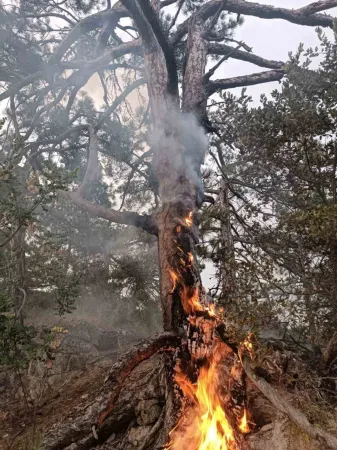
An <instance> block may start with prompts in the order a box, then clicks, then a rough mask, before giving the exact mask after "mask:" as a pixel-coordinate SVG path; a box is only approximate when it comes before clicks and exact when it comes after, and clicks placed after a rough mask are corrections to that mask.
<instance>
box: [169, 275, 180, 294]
mask: <svg viewBox="0 0 337 450" xmlns="http://www.w3.org/2000/svg"><path fill="white" fill-rule="evenodd" d="M169 272H170V275H171V278H172V283H173V286H172V290H171V294H172V293H173V292H174V290H175V288H176V287H177V281H178V279H179V277H178V275H177V274H176V273H175V272H174V271H173V270H169Z"/></svg>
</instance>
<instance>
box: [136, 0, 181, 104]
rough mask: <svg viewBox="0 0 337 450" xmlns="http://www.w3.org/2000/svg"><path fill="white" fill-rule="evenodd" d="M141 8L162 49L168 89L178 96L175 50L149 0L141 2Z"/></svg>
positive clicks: (140, 0) (141, 0)
mask: <svg viewBox="0 0 337 450" xmlns="http://www.w3.org/2000/svg"><path fill="white" fill-rule="evenodd" d="M139 4H140V7H141V9H142V11H143V13H144V15H145V17H146V19H147V20H148V22H149V24H150V25H151V27H152V30H153V33H154V35H155V36H156V39H157V41H158V44H159V45H160V48H161V49H162V51H163V53H164V57H165V62H166V69H167V88H168V92H169V93H170V94H171V95H173V96H177V95H178V70H177V64H176V59H175V55H174V51H173V48H172V47H171V45H170V43H169V42H168V40H167V38H166V36H165V33H164V30H163V27H162V24H161V22H160V20H159V17H158V15H157V14H156V12H155V11H154V9H153V8H152V6H151V4H150V2H149V0H139Z"/></svg>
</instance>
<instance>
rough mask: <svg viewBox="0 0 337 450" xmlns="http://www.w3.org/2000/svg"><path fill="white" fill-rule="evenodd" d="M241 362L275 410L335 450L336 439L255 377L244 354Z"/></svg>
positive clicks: (263, 381) (264, 382) (262, 380)
mask: <svg viewBox="0 0 337 450" xmlns="http://www.w3.org/2000/svg"><path fill="white" fill-rule="evenodd" d="M241 362H242V365H243V368H244V369H245V372H246V374H247V376H248V378H249V379H250V380H251V381H252V382H253V383H254V384H255V386H256V387H257V388H258V389H259V390H260V391H261V392H262V393H263V394H264V395H265V396H266V397H267V399H268V400H269V401H270V402H271V403H272V404H273V405H274V407H275V408H276V409H278V410H279V411H282V412H283V413H284V414H286V415H287V416H288V417H289V419H290V420H291V421H292V422H293V423H295V424H296V425H297V426H298V427H299V428H300V429H301V430H303V431H304V432H305V433H306V434H307V435H308V436H310V437H312V438H313V439H315V440H316V441H318V442H320V443H321V444H322V446H323V448H325V449H331V450H336V449H337V438H336V437H335V436H333V435H332V434H330V433H327V432H326V431H323V430H321V429H320V428H316V427H315V426H314V425H313V424H311V423H310V422H309V420H308V419H307V417H306V416H305V415H304V414H303V413H302V412H301V411H299V410H298V409H296V408H295V407H294V406H292V405H291V404H290V403H288V402H287V401H286V400H285V399H284V398H283V397H282V396H281V395H280V394H279V393H278V392H277V391H276V390H275V389H274V388H273V387H272V386H271V385H270V384H269V383H268V382H267V381H266V380H264V379H263V378H261V377H259V376H258V375H256V373H255V372H254V370H253V369H252V366H251V360H250V357H249V356H248V355H247V354H246V353H245V354H244V355H242V357H241Z"/></svg>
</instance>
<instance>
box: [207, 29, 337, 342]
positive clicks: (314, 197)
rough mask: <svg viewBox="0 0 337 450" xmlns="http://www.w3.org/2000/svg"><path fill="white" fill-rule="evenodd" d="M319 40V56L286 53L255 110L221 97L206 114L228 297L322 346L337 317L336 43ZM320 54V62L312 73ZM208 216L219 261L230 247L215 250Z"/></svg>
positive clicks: (216, 235) (246, 102)
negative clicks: (230, 256) (220, 202)
mask: <svg viewBox="0 0 337 450" xmlns="http://www.w3.org/2000/svg"><path fill="white" fill-rule="evenodd" d="M319 37H320V41H321V47H320V49H318V48H317V49H309V50H307V51H305V50H304V47H303V46H300V48H299V50H298V52H297V53H296V54H294V55H291V57H290V61H289V63H288V64H287V76H286V78H285V79H284V81H283V83H282V89H281V90H279V91H274V92H273V93H272V96H271V98H270V99H268V98H267V97H266V96H262V97H261V105H260V106H259V107H252V106H251V103H250V102H251V99H250V98H249V97H248V96H247V95H246V94H245V92H244V91H243V93H242V95H241V97H239V98H235V97H234V96H232V95H230V94H225V95H223V96H222V100H221V101H220V102H217V104H216V109H214V107H213V110H214V113H212V120H213V123H214V124H216V125H217V126H218V127H219V130H220V135H221V137H219V138H215V139H214V140H213V143H212V147H211V153H210V158H211V159H212V160H213V161H215V163H216V176H215V175H213V177H210V178H209V179H208V183H209V185H210V188H209V190H210V191H212V189H213V190H217V191H220V190H221V189H224V188H223V186H225V187H226V193H227V196H229V200H228V202H227V209H226V211H227V213H228V214H229V216H230V231H229V232H230V235H231V239H232V242H233V244H232V248H233V252H235V258H234V259H235V261H234V267H233V273H234V274H235V273H236V282H237V284H236V290H235V295H236V296H239V297H240V298H241V299H242V300H241V301H242V302H243V303H242V305H244V304H247V299H250V302H254V298H255V301H257V299H258V298H259V299H260V300H262V303H260V305H263V307H264V312H265V308H267V305H269V307H270V313H272V311H274V314H272V315H271V318H275V317H278V318H279V319H282V320H283V321H285V322H289V324H291V325H292V326H295V327H299V328H300V329H302V331H305V333H307V334H308V335H309V336H310V338H311V339H312V340H313V341H315V342H316V343H320V344H321V345H324V344H327V342H329V339H331V337H332V336H334V331H335V329H336V317H337V316H336V288H337V284H336V283H337V272H336V268H337V259H336V250H337V248H336V242H335V241H336V233H337V229H336V176H337V172H336V161H337V152H336V142H335V141H336V130H337V123H336V112H335V109H336V106H335V105H336V100H337V98H336V81H337V79H336V64H337V53H336V44H335V42H330V41H329V40H328V39H327V38H326V36H325V35H324V34H323V33H322V32H321V31H319ZM318 55H322V57H323V60H322V61H321V62H320V63H319V67H318V68H317V69H314V68H313V64H314V62H315V59H316V58H317V56H318ZM210 216H211V217H213V218H211V217H209V214H208V215H207V214H206V216H205V219H204V220H205V221H206V222H205V229H206V232H207V229H208V228H209V229H211V230H212V233H213V234H212V236H213V239H214V240H215V243H216V245H217V247H216V251H215V253H214V257H219V259H220V261H224V260H225V259H223V258H222V253H221V251H222V250H221V248H224V249H225V250H226V251H228V248H229V247H228V246H226V245H224V244H223V243H222V236H223V234H222V231H221V226H219V225H218V224H220V223H221V221H220V222H219V208H218V209H214V210H212V211H211V212H210ZM220 218H221V217H220ZM210 221H211V224H212V223H213V226H210V225H211V224H210ZM214 221H216V222H214ZM215 261H217V260H215ZM242 269H244V270H242ZM219 270H220V272H221V267H220V268H219ZM223 270H225V269H223ZM244 272H245V274H244ZM223 276H224V277H225V278H226V273H225V272H224V274H223ZM247 277H248V279H249V282H248V283H247ZM254 278H255V281H254ZM245 286H246V288H248V291H247V290H245V289H244V287H245ZM242 289H243V290H242ZM240 290H241V291H240ZM220 296H221V295H220ZM250 304H251V305H253V303H250ZM248 305H249V303H248ZM261 317H262V316H261ZM264 318H265V319H266V316H265V315H264ZM303 318H304V319H303Z"/></svg>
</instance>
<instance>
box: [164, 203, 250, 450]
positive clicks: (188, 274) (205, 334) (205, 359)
mask: <svg viewBox="0 0 337 450" xmlns="http://www.w3.org/2000/svg"><path fill="white" fill-rule="evenodd" d="M183 222H184V223H185V227H187V228H190V227H191V226H192V225H193V214H192V212H190V213H188V215H187V217H185V219H184V220H183ZM175 232H176V239H175V240H174V242H175V244H176V248H177V256H178V258H177V260H176V261H177V262H176V261H175V267H174V268H173V267H172V268H171V269H170V275H171V278H172V284H173V286H172V293H173V294H175V295H178V296H179V299H180V302H181V305H182V307H183V310H184V313H185V314H186V324H185V331H186V347H187V349H188V351H189V355H188V357H189V358H190V361H189V362H188V361H183V360H182V359H183V358H179V359H177V362H176V368H175V382H176V383H177V384H178V386H179V387H180V389H181V392H182V394H183V413H182V414H181V418H180V420H179V421H178V424H177V425H176V427H175V428H174V429H173V430H172V431H171V433H170V439H171V440H170V443H169V444H168V445H167V447H166V449H167V450H182V449H184V450H185V449H186V450H242V449H243V448H244V447H246V446H245V444H243V441H242V435H243V434H246V433H249V431H250V427H249V423H248V418H247V409H246V394H245V388H246V386H245V381H244V372H243V369H242V365H241V362H240V360H239V359H238V358H237V357H236V360H234V364H233V366H232V371H231V375H230V380H229V381H228V383H227V386H226V385H224V377H223V367H222V362H223V361H224V360H225V359H229V358H228V356H229V354H232V353H233V352H232V350H231V349H230V348H229V347H228V346H227V345H226V344H224V343H223V342H221V341H220V339H219V338H218V337H217V336H216V328H217V326H218V325H219V324H220V323H221V322H222V321H221V319H220V318H219V317H218V316H217V313H216V309H215V305H214V304H211V303H210V302H208V301H207V298H206V295H205V294H204V291H203V290H202V289H200V287H199V286H198V285H197V284H195V283H193V280H194V278H193V274H194V256H193V254H192V253H191V252H190V251H184V250H183V248H184V246H183V245H180V241H181V238H180V234H181V233H183V232H184V226H180V225H178V226H177V227H176V229H175ZM189 280H192V283H189ZM246 341H247V342H246ZM246 341H245V342H244V343H243V350H242V351H244V349H248V350H249V351H251V350H252V344H251V342H250V341H249V339H247V340H246ZM188 357H187V358H188ZM232 359H233V358H232ZM191 367H192V370H191ZM193 378H195V379H194V381H193Z"/></svg>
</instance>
